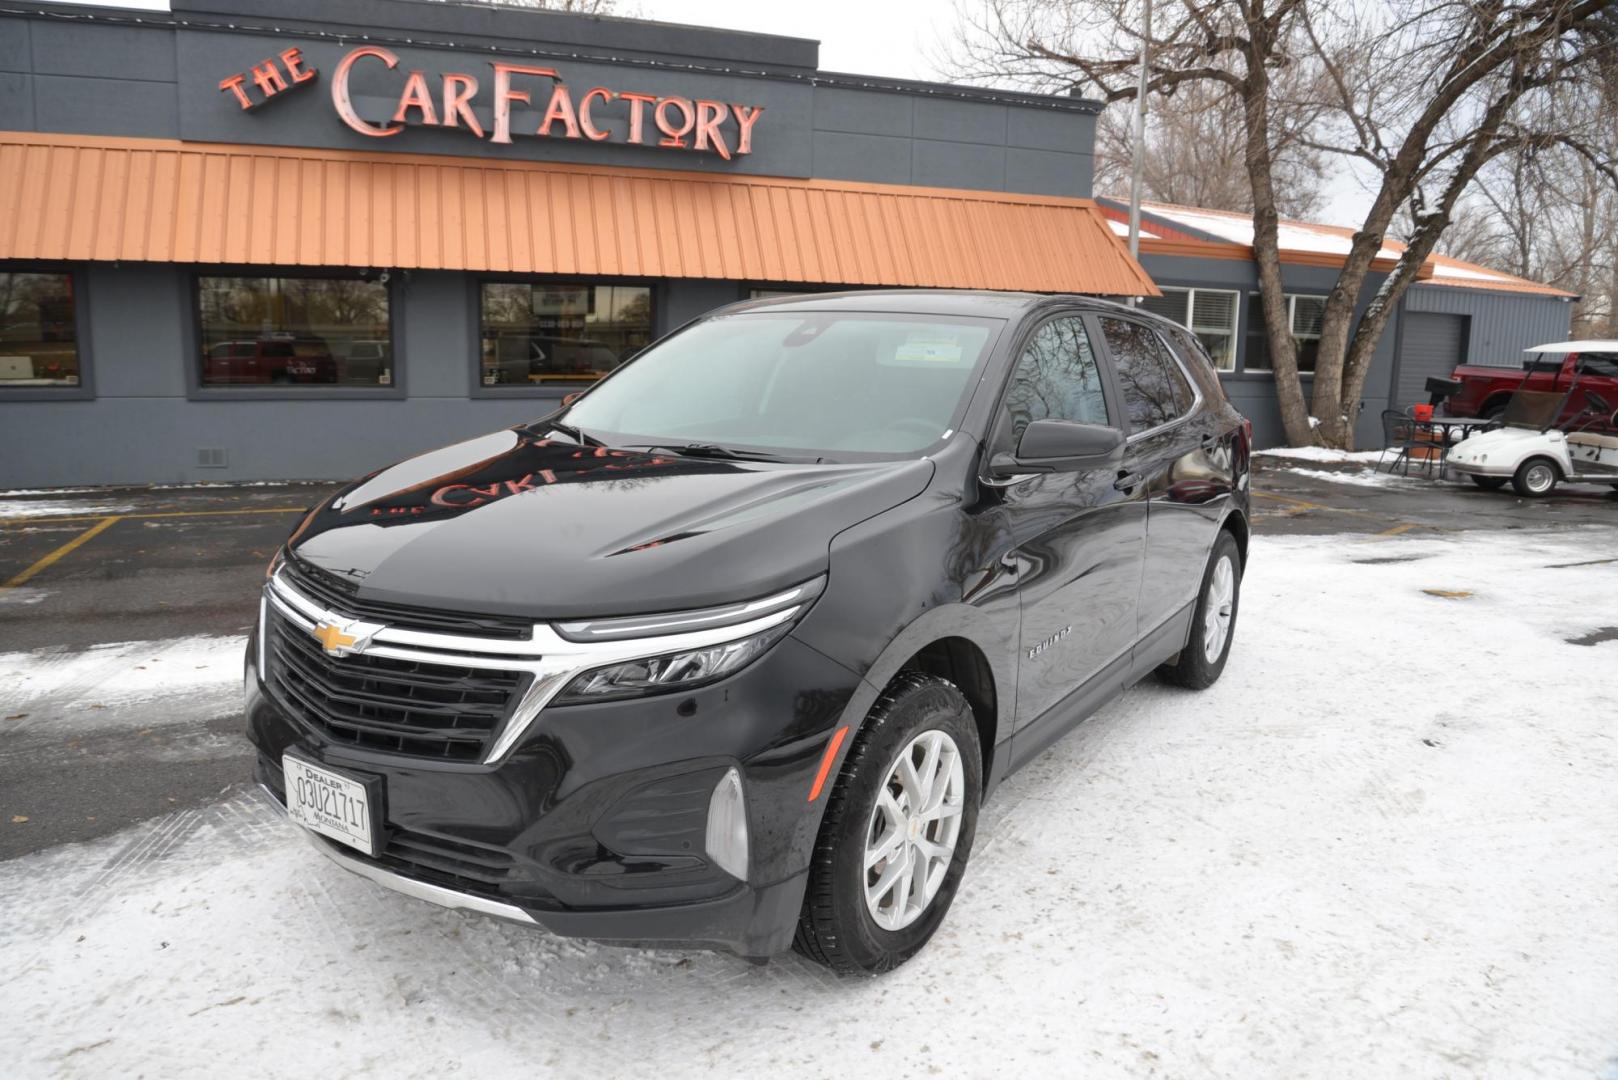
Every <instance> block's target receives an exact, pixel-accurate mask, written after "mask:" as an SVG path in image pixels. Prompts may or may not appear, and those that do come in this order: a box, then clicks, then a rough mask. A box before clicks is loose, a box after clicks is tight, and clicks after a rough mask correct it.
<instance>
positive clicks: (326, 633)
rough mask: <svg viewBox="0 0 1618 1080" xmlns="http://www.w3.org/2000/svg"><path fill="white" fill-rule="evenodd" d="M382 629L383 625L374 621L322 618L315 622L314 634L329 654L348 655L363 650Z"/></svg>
mask: <svg viewBox="0 0 1618 1080" xmlns="http://www.w3.org/2000/svg"><path fill="white" fill-rule="evenodd" d="M380 629H382V627H380V626H376V625H374V624H372V623H363V622H346V623H338V622H333V621H332V620H330V619H322V620H321V621H320V622H318V623H316V624H315V629H314V635H315V640H316V641H318V642H320V647H321V648H322V649H325V650H326V652H327V654H328V655H330V656H348V655H349V654H350V653H357V652H363V651H364V649H365V646H366V645H368V644H370V642H371V635H373V634H375V633H376V632H377V631H378V630H380Z"/></svg>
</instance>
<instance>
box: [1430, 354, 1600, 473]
mask: <svg viewBox="0 0 1618 1080" xmlns="http://www.w3.org/2000/svg"><path fill="white" fill-rule="evenodd" d="M1528 352H1530V353H1539V354H1553V355H1566V354H1576V356H1577V358H1578V362H1576V363H1575V365H1574V375H1573V379H1572V381H1571V382H1569V384H1568V386H1567V388H1566V389H1565V390H1562V391H1543V390H1524V389H1519V390H1518V391H1517V392H1516V393H1514V394H1512V396H1511V401H1510V402H1509V403H1508V404H1507V405H1506V410H1505V412H1503V413H1502V414H1501V415H1500V420H1501V423H1502V425H1503V426H1501V427H1497V428H1493V429H1491V430H1489V431H1483V432H1479V433H1478V434H1476V435H1473V436H1472V437H1470V438H1468V439H1464V440H1462V441H1461V442H1459V443H1457V444H1456V445H1455V446H1454V447H1453V448H1452V449H1451V450H1450V452H1449V454H1448V455H1447V456H1446V457H1445V459H1444V465H1445V467H1446V468H1449V469H1453V470H1454V471H1455V472H1458V473H1463V474H1465V475H1467V476H1470V477H1471V478H1472V482H1473V483H1475V484H1477V485H1478V486H1479V487H1485V488H1499V487H1504V486H1505V484H1506V482H1507V481H1508V480H1509V481H1510V482H1511V486H1512V487H1513V488H1514V489H1516V492H1517V494H1519V495H1524V496H1527V497H1529V498H1538V497H1540V496H1543V495H1549V494H1550V493H1551V492H1552V491H1554V490H1555V489H1556V485H1557V484H1558V483H1560V482H1561V481H1564V480H1570V481H1578V482H1582V483H1594V484H1611V485H1612V486H1613V489H1614V490H1615V491H1618V435H1614V434H1610V433H1602V432H1600V431H1595V430H1589V429H1592V428H1607V429H1609V431H1611V430H1618V411H1615V410H1614V408H1613V405H1612V403H1610V402H1608V401H1606V400H1605V399H1603V398H1602V397H1600V396H1599V395H1597V394H1596V393H1594V392H1593V391H1586V392H1585V401H1586V407H1585V410H1584V412H1583V413H1581V414H1580V415H1578V416H1576V417H1574V418H1573V419H1572V420H1571V421H1569V422H1568V424H1567V426H1568V427H1569V428H1570V429H1572V430H1570V431H1566V432H1564V431H1561V430H1559V429H1557V428H1556V427H1555V426H1554V425H1555V424H1556V422H1557V417H1558V416H1560V415H1561V413H1562V408H1563V405H1564V404H1565V403H1566V401H1567V400H1568V397H1569V395H1571V394H1572V393H1573V388H1574V386H1575V385H1576V384H1577V382H1578V375H1579V370H1580V365H1581V363H1582V359H1583V358H1584V357H1586V356H1592V355H1604V354H1608V353H1618V342H1606V341H1564V342H1560V343H1558V344H1554V345H1539V346H1536V347H1535V348H1532V349H1529V350H1528ZM1525 381H1526V380H1525Z"/></svg>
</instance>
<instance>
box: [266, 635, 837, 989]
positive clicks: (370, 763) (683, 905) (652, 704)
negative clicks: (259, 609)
mask: <svg viewBox="0 0 1618 1080" xmlns="http://www.w3.org/2000/svg"><path fill="white" fill-rule="evenodd" d="M256 653H257V650H256V643H255V642H251V641H250V642H249V647H248V660H247V666H248V671H247V727H248V734H249V737H250V738H251V740H252V741H253V743H254V744H255V746H256V747H257V748H258V750H259V761H258V765H257V769H256V771H257V774H258V779H259V780H260V782H261V783H262V784H263V785H264V786H265V787H266V789H268V790H269V792H270V793H271V794H272V795H273V796H274V797H275V798H276V799H277V801H278V802H281V803H283V804H284V801H285V795H284V788H283V782H282V777H281V757H282V755H283V754H284V753H285V752H286V751H287V750H289V749H295V750H296V751H297V752H298V753H299V754H301V755H302V756H304V757H307V758H310V759H312V760H314V761H315V762H316V763H320V764H326V765H330V766H332V767H334V768H339V769H345V770H349V771H351V772H357V773H362V774H364V775H367V776H375V777H379V778H380V779H381V781H382V798H381V802H382V806H381V808H380V811H379V812H378V811H373V812H375V813H377V816H378V818H379V819H380V820H381V821H382V823H383V845H382V847H381V848H379V849H378V854H377V855H376V857H371V856H366V855H364V854H362V853H361V852H359V851H357V850H353V849H349V848H347V847H345V846H343V845H341V844H337V843H334V842H332V841H329V840H327V839H326V838H324V837H320V836H316V835H314V834H312V833H311V834H309V838H310V839H311V841H312V842H313V843H314V844H315V845H316V847H317V848H319V849H320V850H322V852H323V853H325V854H326V855H327V856H328V857H330V858H332V859H333V860H334V861H336V862H337V863H339V865H341V866H343V867H344V868H345V869H348V870H351V871H353V872H355V873H358V874H360V875H361V876H364V877H366V878H368V879H370V880H372V881H374V882H376V883H378V884H381V885H384V886H386V887H389V888H392V889H395V890H396V891H399V892H402V893H405V894H407V895H411V896H414V897H416V898H418V899H423V900H428V901H431V902H433V903H437V904H440V905H443V906H447V907H453V908H460V909H463V910H469V911H475V912H480V913H483V914H487V915H493V916H496V917H500V918H505V919H509V920H512V921H515V922H519V923H526V924H530V925H537V926H540V927H543V928H545V929H547V930H550V931H552V932H553V933H556V934H559V935H564V936H569V937H582V938H590V939H593V940H599V941H607V942H613V943H620V944H668V945H678V946H687V947H692V946H694V947H707V948H717V949H722V950H725V951H729V952H734V953H737V954H739V955H743V956H749V957H766V956H771V955H774V954H775V953H778V952H780V951H782V950H784V949H785V948H787V947H788V945H789V944H790V943H791V939H792V934H793V931H794V928H795V925H796V921H797V917H798V910H799V907H800V906H801V903H802V896H803V888H804V883H805V880H806V875H807V869H808V865H809V857H810V854H811V852H812V849H813V845H814V840H815V836H816V833H817V832H818V829H819V825H820V816H821V811H822V809H823V806H824V803H825V797H824V796H822V797H821V799H820V800H818V801H817V802H816V803H810V802H808V800H807V793H808V791H809V790H810V787H811V785H812V783H813V780H814V774H815V772H816V770H817V768H818V766H819V763H820V758H821V756H822V755H823V753H824V751H825V747H826V740H827V737H828V735H829V733H830V731H831V730H832V729H833V728H834V727H835V722H836V720H837V719H838V717H839V715H840V714H841V711H842V708H843V706H844V705H845V704H846V703H847V701H848V699H849V698H850V697H851V696H852V694H853V692H854V690H855V688H856V686H857V685H858V682H859V680H858V678H857V676H855V675H853V674H852V673H851V672H849V671H848V670H847V669H845V668H843V667H842V666H841V665H839V664H836V663H834V662H832V661H830V660H828V659H827V658H826V657H824V656H823V655H822V654H820V653H819V652H817V651H816V650H814V649H811V648H809V647H808V646H805V645H803V644H801V643H799V642H798V641H796V640H795V639H794V638H792V637H788V638H786V639H784V640H783V641H781V642H780V643H779V644H778V645H777V646H776V647H775V648H774V649H772V650H771V651H770V652H769V653H767V654H766V655H765V656H764V657H762V658H761V659H760V660H758V661H757V662H756V663H754V664H753V665H751V666H750V667H748V668H746V669H744V670H743V671H741V672H739V673H738V674H736V675H735V676H732V677H731V678H729V679H726V680H724V681H722V682H719V683H715V684H713V685H711V686H707V687H702V688H699V689H696V690H693V691H690V692H688V693H681V694H671V695H666V696H658V697H648V698H640V699H633V700H626V701H617V702H604V703H600V704H594V705H573V706H565V707H551V708H547V709H545V710H544V711H543V712H542V713H541V714H540V716H539V718H538V719H537V721H536V722H535V723H534V724H533V725H532V726H531V728H530V729H529V730H528V731H527V732H526V733H525V735H524V736H523V738H522V739H521V740H520V741H519V742H518V743H517V744H516V745H514V746H513V747H512V749H511V751H510V753H508V754H506V755H505V756H504V757H502V758H501V760H500V761H499V762H498V763H495V764H482V763H471V762H451V761H436V760H432V759H424V758H420V757H412V756H408V755H403V754H396V753H385V752H380V751H376V750H369V749H362V748H359V747H355V746H350V745H344V744H341V743H337V742H334V741H332V740H331V739H329V738H327V737H326V736H325V735H324V734H322V733H321V732H320V731H319V730H317V729H315V728H313V727H310V726H308V725H306V724H305V723H304V722H303V721H301V720H300V719H298V715H297V713H296V712H295V711H293V710H291V709H288V708H286V707H284V706H283V705H282V703H280V702H279V701H278V700H277V699H276V697H275V696H274V694H273V693H272V692H271V691H270V690H269V689H268V688H267V687H266V685H265V683H264V682H263V681H262V680H261V679H260V677H259V673H258V671H257V670H256ZM732 767H734V768H736V769H737V770H738V772H739V773H740V775H741V777H742V782H743V787H744V791H745V801H746V815H747V824H748V837H749V860H748V868H747V872H746V876H745V880H741V879H739V878H738V877H735V876H732V875H731V874H729V873H726V872H725V871H724V870H722V869H720V868H719V867H718V866H717V865H714V864H713V862H712V860H711V859H710V858H709V857H708V855H707V853H706V850H705V845H704V836H705V830H706V825H707V814H708V805H709V799H710V796H711V794H712V792H713V788H714V786H715V785H716V784H717V783H718V782H719V780H720V778H722V777H723V776H724V775H725V772H726V771H727V770H728V769H730V768H732Z"/></svg>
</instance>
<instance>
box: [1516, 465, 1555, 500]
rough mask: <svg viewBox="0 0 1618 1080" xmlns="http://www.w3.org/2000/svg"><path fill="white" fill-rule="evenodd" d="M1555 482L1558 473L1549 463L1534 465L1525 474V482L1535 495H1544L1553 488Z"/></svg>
mask: <svg viewBox="0 0 1618 1080" xmlns="http://www.w3.org/2000/svg"><path fill="white" fill-rule="evenodd" d="M1555 482H1556V473H1555V472H1554V471H1553V470H1552V469H1551V467H1550V466H1549V465H1543V464H1540V465H1533V466H1531V467H1530V468H1529V469H1528V472H1527V473H1526V474H1524V476H1523V483H1524V484H1525V485H1527V487H1528V490H1529V491H1532V492H1533V493H1534V494H1535V495H1543V494H1544V493H1545V492H1547V491H1549V490H1550V489H1551V485H1552V484H1553V483H1555Z"/></svg>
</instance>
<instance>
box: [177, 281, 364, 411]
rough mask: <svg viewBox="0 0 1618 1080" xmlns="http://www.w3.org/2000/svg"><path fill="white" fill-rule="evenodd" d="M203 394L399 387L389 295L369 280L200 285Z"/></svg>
mask: <svg viewBox="0 0 1618 1080" xmlns="http://www.w3.org/2000/svg"><path fill="white" fill-rule="evenodd" d="M197 307H198V315H199V317H200V320H201V323H202V376H201V382H202V385H203V386H204V387H216V386H272V385H273V386H283V385H284V386H325V387H333V386H337V387H362V386H368V387H377V386H391V385H393V379H394V371H393V335H392V333H391V332H390V329H389V320H388V287H387V286H386V285H385V284H383V283H382V282H380V281H376V280H369V279H367V278H364V277H359V276H353V277H223V276H220V277H213V276H208V277H199V278H198V279H197Z"/></svg>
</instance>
